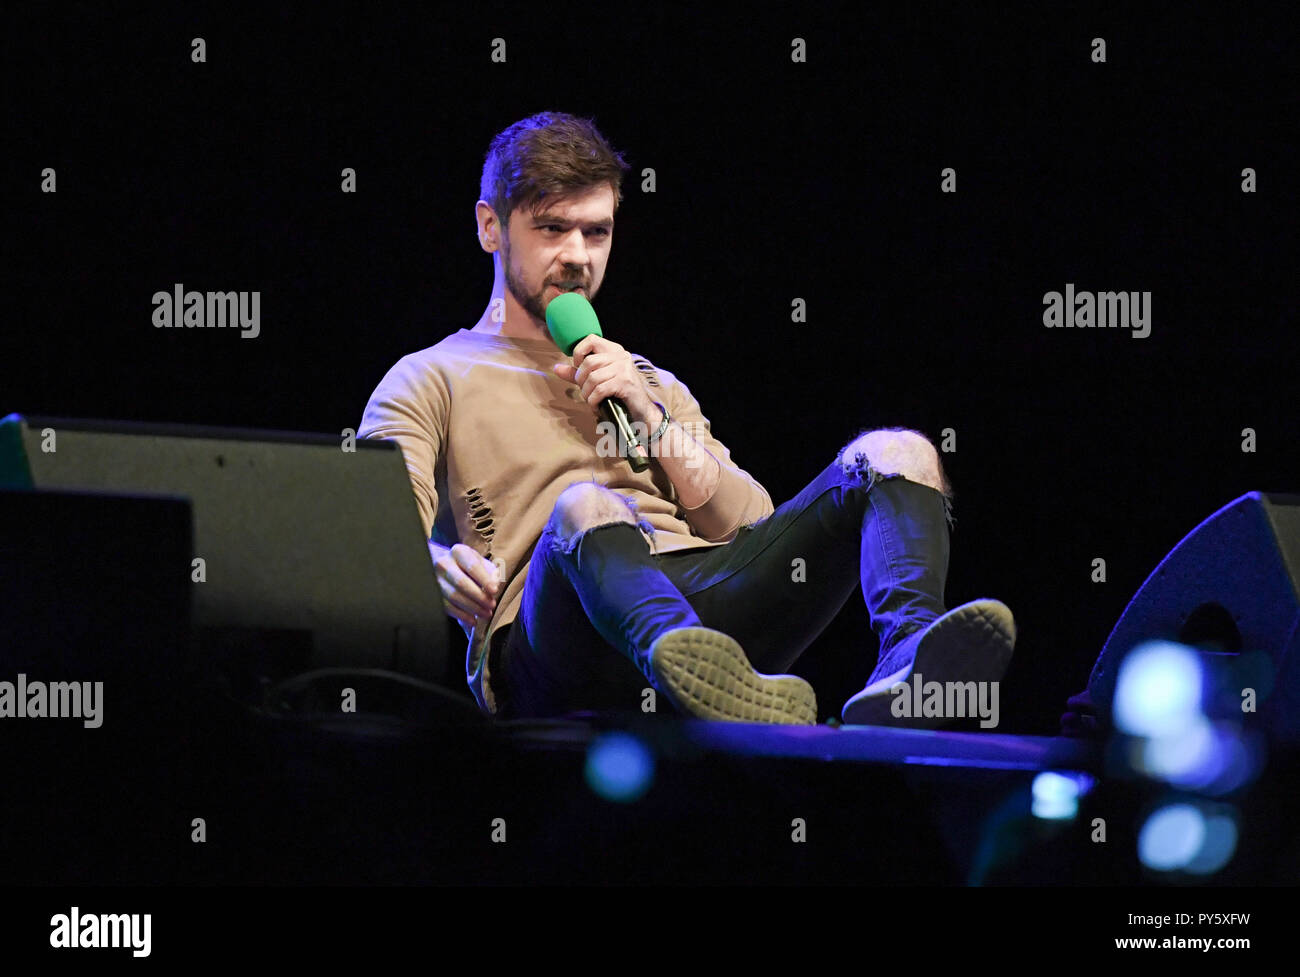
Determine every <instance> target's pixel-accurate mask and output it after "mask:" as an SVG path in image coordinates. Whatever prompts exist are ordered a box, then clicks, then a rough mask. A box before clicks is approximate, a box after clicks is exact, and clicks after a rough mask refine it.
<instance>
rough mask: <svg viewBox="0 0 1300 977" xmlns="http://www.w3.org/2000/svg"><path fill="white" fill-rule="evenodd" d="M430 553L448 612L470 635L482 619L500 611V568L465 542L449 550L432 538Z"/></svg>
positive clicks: (467, 634)
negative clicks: (498, 605)
mask: <svg viewBox="0 0 1300 977" xmlns="http://www.w3.org/2000/svg"><path fill="white" fill-rule="evenodd" d="M429 552H430V554H432V556H433V571H434V575H435V576H436V577H437V578H438V586H439V587H441V588H442V596H443V599H444V600H445V601H446V603H447V613H448V614H450V615H451V616H452V617H454V618H455V619H456V620H457V621H459V622H460V626H461V627H462V628H463V629H464V630H465V635H466V636H467V637H468V636H469V635H470V634H472V633H473V631H474V627H475V625H476V624H477V623H478V619H479V618H490V617H491V616H492V613H493V611H495V610H496V603H497V598H498V597H499V596H500V592H501V582H500V581H499V580H498V579H497V568H496V566H494V565H493V564H492V563H491V562H489V561H488V560H487V559H486V558H485V557H483V556H481V555H480V554H479V552H478V551H477V550H475V549H472V548H470V547H469V546H466V545H465V544H464V543H457V544H455V545H454V546H452V547H451V548H450V549H448V548H447V547H445V546H439V545H438V544H437V543H434V542H432V541H430V543H429Z"/></svg>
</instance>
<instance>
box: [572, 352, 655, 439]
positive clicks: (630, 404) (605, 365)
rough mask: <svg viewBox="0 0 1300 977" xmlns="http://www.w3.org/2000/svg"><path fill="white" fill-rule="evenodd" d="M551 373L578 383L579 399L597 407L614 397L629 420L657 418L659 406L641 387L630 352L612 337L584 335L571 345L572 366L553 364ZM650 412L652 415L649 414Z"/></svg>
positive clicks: (640, 380)
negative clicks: (624, 410)
mask: <svg viewBox="0 0 1300 977" xmlns="http://www.w3.org/2000/svg"><path fill="white" fill-rule="evenodd" d="M553 369H554V370H555V375H556V376H558V377H560V378H561V379H563V380H568V381H569V382H570V383H575V384H577V385H578V387H579V389H580V391H581V393H582V398H583V400H585V401H586V402H587V403H588V404H589V405H590V406H591V408H592V410H598V409H599V407H600V402H601V401H602V400H604V399H605V398H606V397H617V398H618V399H619V400H621V401H623V404H624V405H625V406H626V407H627V412H628V413H629V414H630V415H632V419H633V420H635V421H640V422H641V423H643V424H646V425H647V426H648V425H649V424H650V422H651V421H654V422H655V423H656V424H657V423H658V421H659V418H660V414H659V409H658V408H657V407H655V405H654V401H652V400H651V399H650V394H649V392H648V391H647V390H646V388H645V382H644V380H642V378H641V371H640V370H638V369H637V368H636V364H635V363H633V362H632V354H631V353H629V352H628V351H627V350H625V349H624V348H623V347H622V346H620V345H619V344H618V343H616V342H614V341H613V340H612V339H606V338H605V337H604V336H588V337H586V338H585V339H583V340H582V341H581V342H580V343H578V345H577V346H575V347H574V348H573V365H572V366H570V365H569V364H568V363H556V364H555V366H554V367H553ZM652 415H653V416H652Z"/></svg>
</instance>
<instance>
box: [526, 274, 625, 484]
mask: <svg viewBox="0 0 1300 977" xmlns="http://www.w3.org/2000/svg"><path fill="white" fill-rule="evenodd" d="M546 328H547V329H549V330H550V332H551V339H553V340H555V345H556V346H558V347H560V349H562V350H564V355H565V356H572V355H573V347H575V346H577V345H578V343H580V342H582V341H583V340H584V339H586V338H587V337H588V336H603V335H604V333H603V332H601V331H600V320H599V319H597V318H596V310H595V309H593V308H592V307H591V303H590V302H588V301H587V300H586V299H585V298H583V297H582V295H580V294H579V293H577V292H562V293H560V294H559V295H557V296H555V298H553V299H551V302H550V304H549V305H547V306H546ZM599 410H600V413H601V415H602V416H603V417H604V418H605V419H606V420H607V421H609V422H610V423H612V424H613V425H614V426H615V427H616V428H617V429H618V439H619V443H620V444H621V445H627V454H626V455H624V457H626V458H627V462H628V464H629V465H631V466H632V471H634V472H643V471H645V470H646V469H647V468H649V467H650V459H649V458H647V457H646V454H645V449H644V448H642V446H641V442H640V441H638V440H637V437H636V432H635V431H634V430H633V429H632V421H631V419H630V418H629V417H628V414H627V405H626V404H624V403H623V401H621V400H619V399H618V398H617V397H606V398H605V399H604V400H602V401H601V402H600V406H599Z"/></svg>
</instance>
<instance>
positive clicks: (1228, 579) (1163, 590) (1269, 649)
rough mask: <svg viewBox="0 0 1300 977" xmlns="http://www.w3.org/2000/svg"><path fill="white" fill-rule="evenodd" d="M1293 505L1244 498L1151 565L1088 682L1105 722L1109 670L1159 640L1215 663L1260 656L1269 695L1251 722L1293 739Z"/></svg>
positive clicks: (1299, 720)
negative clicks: (1267, 671) (1268, 666)
mask: <svg viewBox="0 0 1300 977" xmlns="http://www.w3.org/2000/svg"><path fill="white" fill-rule="evenodd" d="M1298 622H1300V496H1297V495H1279V494H1271V493H1263V492H1247V493H1246V494H1245V495H1243V496H1241V497H1240V498H1238V499H1236V500H1234V501H1233V502H1230V503H1229V504H1228V505H1226V506H1224V507H1223V508H1222V509H1220V510H1219V511H1218V512H1215V513H1214V514H1213V515H1211V516H1210V517H1209V518H1208V519H1206V520H1205V521H1204V522H1202V523H1201V524H1200V525H1199V526H1197V527H1196V528H1195V529H1193V530H1192V531H1191V532H1190V533H1189V534H1188V535H1187V536H1186V537H1185V538H1184V539H1183V540H1182V542H1180V543H1179V544H1178V545H1177V546H1175V547H1174V548H1173V550H1171V551H1170V553H1169V555H1168V556H1166V557H1165V558H1164V559H1163V560H1161V561H1160V564H1159V566H1157V567H1156V568H1155V570H1154V572H1152V574H1151V575H1150V576H1149V577H1148V578H1147V579H1146V582H1145V583H1143V584H1142V586H1141V587H1140V588H1139V589H1138V592H1137V593H1136V594H1135V595H1134V597H1133V599H1132V600H1131V601H1130V602H1129V605H1128V607H1126V608H1125V609H1124V613H1123V614H1122V615H1121V616H1120V619H1119V622H1118V623H1117V624H1116V625H1115V629H1114V630H1113V631H1112V632H1111V634H1110V637H1109V638H1108V639H1107V640H1106V644H1105V646H1104V647H1103V648H1102V652H1101V656H1100V657H1099V658H1098V659H1097V663H1096V665H1095V666H1094V667H1093V670H1092V675H1091V676H1090V677H1089V680H1088V690H1089V693H1090V695H1091V698H1092V701H1093V704H1094V706H1095V707H1096V709H1097V710H1098V716H1099V718H1100V719H1101V720H1102V721H1103V722H1104V723H1106V724H1109V722H1110V705H1111V700H1112V699H1113V698H1114V693H1115V679H1116V673H1117V671H1118V667H1119V663H1120V661H1121V660H1122V659H1123V657H1124V656H1125V655H1126V654H1127V653H1128V652H1129V651H1130V650H1132V649H1133V648H1134V647H1135V646H1136V645H1138V644H1140V643H1142V642H1143V641H1147V640H1155V639H1167V640H1172V641H1177V642H1180V643H1182V644H1186V645H1191V646H1194V647H1196V648H1198V649H1200V650H1201V651H1202V652H1203V653H1204V654H1206V655H1208V656H1215V657H1221V658H1222V657H1229V656H1237V655H1240V654H1242V653H1244V652H1252V651H1263V652H1265V653H1267V655H1268V657H1269V659H1270V660H1271V662H1272V669H1273V674H1272V679H1271V682H1272V685H1273V688H1272V689H1271V690H1269V692H1268V695H1267V696H1266V697H1264V696H1261V699H1262V700H1263V701H1261V702H1260V703H1259V715H1260V718H1262V719H1263V720H1264V722H1265V724H1266V725H1267V726H1268V728H1269V729H1270V730H1271V731H1272V732H1273V733H1274V734H1276V735H1277V736H1278V737H1279V738H1281V739H1283V740H1287V741H1296V740H1297V739H1300V648H1297V623H1298Z"/></svg>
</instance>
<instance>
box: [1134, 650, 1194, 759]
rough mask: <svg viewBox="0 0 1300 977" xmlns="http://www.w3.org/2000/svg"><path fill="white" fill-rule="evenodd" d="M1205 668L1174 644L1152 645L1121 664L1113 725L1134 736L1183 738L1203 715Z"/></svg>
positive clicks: (1191, 651) (1135, 651)
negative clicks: (1202, 693)
mask: <svg viewBox="0 0 1300 977" xmlns="http://www.w3.org/2000/svg"><path fill="white" fill-rule="evenodd" d="M1202 681H1203V677H1202V665H1201V660H1200V657H1199V656H1198V655H1197V653H1196V652H1195V651H1193V650H1192V649H1190V648H1187V647H1185V646H1183V645H1180V644H1176V643H1174V642H1172V641H1148V642H1144V643H1143V644H1140V645H1138V646H1137V647H1136V648H1134V649H1133V650H1132V651H1131V652H1130V653H1129V654H1128V656H1127V657H1126V658H1125V659H1124V661H1123V663H1122V664H1121V665H1120V669H1119V675H1118V677H1117V678H1116V683H1115V701H1114V714H1115V725H1116V726H1118V727H1119V728H1120V729H1121V730H1123V731H1124V732H1126V733H1130V734H1132V735H1134V736H1148V737H1153V738H1155V737H1166V736H1174V735H1179V734H1181V733H1182V732H1183V731H1184V730H1186V729H1187V728H1188V727H1189V726H1191V725H1192V724H1194V723H1195V722H1196V721H1197V720H1199V719H1200V718H1201V716H1202V713H1201V687H1202Z"/></svg>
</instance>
